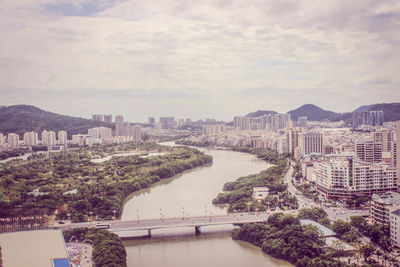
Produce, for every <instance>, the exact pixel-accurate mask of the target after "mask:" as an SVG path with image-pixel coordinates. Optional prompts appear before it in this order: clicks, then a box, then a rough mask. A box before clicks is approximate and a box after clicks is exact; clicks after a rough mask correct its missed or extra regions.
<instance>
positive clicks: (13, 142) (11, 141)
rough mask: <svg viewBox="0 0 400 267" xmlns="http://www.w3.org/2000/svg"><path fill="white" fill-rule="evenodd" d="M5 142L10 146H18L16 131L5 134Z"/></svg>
mask: <svg viewBox="0 0 400 267" xmlns="http://www.w3.org/2000/svg"><path fill="white" fill-rule="evenodd" d="M7 142H8V145H9V146H10V147H18V146H19V135H18V134H16V133H9V134H8V135H7Z"/></svg>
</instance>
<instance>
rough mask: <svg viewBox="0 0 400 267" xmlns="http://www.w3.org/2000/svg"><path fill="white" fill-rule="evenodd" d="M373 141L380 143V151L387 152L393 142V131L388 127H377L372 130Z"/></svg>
mask: <svg viewBox="0 0 400 267" xmlns="http://www.w3.org/2000/svg"><path fill="white" fill-rule="evenodd" d="M372 137H373V140H374V142H379V143H382V152H389V151H390V150H391V146H392V142H393V132H392V131H391V130H389V129H379V130H376V131H374V132H372Z"/></svg>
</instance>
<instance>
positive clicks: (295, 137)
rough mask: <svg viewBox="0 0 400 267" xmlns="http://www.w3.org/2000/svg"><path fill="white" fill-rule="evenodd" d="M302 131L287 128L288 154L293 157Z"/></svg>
mask: <svg viewBox="0 0 400 267" xmlns="http://www.w3.org/2000/svg"><path fill="white" fill-rule="evenodd" d="M301 132H302V129H300V128H289V129H287V130H286V142H287V149H288V153H290V154H292V155H294V151H295V149H296V147H298V146H299V138H300V134H301Z"/></svg>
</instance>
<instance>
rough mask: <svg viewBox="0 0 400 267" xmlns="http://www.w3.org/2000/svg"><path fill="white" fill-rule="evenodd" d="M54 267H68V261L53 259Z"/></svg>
mask: <svg viewBox="0 0 400 267" xmlns="http://www.w3.org/2000/svg"><path fill="white" fill-rule="evenodd" d="M53 263H54V267H70V265H69V261H68V259H53Z"/></svg>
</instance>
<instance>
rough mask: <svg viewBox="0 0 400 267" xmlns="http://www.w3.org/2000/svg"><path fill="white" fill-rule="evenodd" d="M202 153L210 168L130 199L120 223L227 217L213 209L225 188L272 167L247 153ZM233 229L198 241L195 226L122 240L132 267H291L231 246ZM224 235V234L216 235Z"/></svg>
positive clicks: (207, 230) (211, 231)
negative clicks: (238, 179)
mask: <svg viewBox="0 0 400 267" xmlns="http://www.w3.org/2000/svg"><path fill="white" fill-rule="evenodd" d="M200 150H201V151H203V152H205V153H206V154H209V155H211V156H212V157H213V164H212V165H211V166H205V167H200V168H196V169H194V170H191V171H188V172H185V173H184V174H182V175H181V176H179V177H178V178H172V179H169V180H166V181H162V182H161V183H159V184H157V185H156V186H154V187H152V188H150V189H147V190H144V191H142V192H139V193H135V194H132V196H131V198H130V199H129V200H128V201H127V203H126V204H125V206H124V210H123V215H122V220H136V219H137V218H138V216H139V218H140V219H141V220H142V219H156V218H161V217H164V218H168V217H170V218H173V217H176V218H179V217H182V216H183V215H185V216H206V215H207V216H209V215H222V214H226V210H225V207H221V206H214V205H213V204H212V199H213V198H215V197H216V196H217V195H218V193H219V192H221V190H222V187H223V185H224V184H225V183H226V182H228V181H233V180H235V179H237V178H239V177H241V176H246V175H249V174H255V173H259V172H260V171H262V170H264V169H266V168H268V167H269V166H271V165H270V164H267V163H266V162H264V161H262V160H259V159H257V158H256V157H255V156H254V155H251V154H247V153H239V152H233V151H224V150H209V149H200ZM215 227H216V228H215ZM218 227H225V228H224V229H220V228H218ZM232 227H233V226H206V227H201V230H200V231H201V232H202V233H203V234H201V235H199V236H195V235H194V228H193V227H189V228H179V229H160V230H154V231H152V236H154V238H152V239H145V240H129V241H124V244H125V246H126V250H127V254H128V256H127V260H128V266H135V267H136V266H139V267H143V266H163V267H164V266H165V267H169V266H171V267H172V266H174V267H176V266H209V267H212V266H229V267H235V266H238V267H239V266H291V265H290V264H289V263H287V262H285V261H280V260H277V259H275V258H273V257H270V256H268V255H266V254H264V253H262V252H261V251H260V249H259V248H256V247H254V246H252V245H249V244H246V243H243V242H237V241H233V240H232V238H231V237H230V234H228V232H230V231H231V230H232ZM221 230H223V231H226V233H225V234H222V235H221V234H215V233H216V232H221ZM138 235H147V232H142V233H138Z"/></svg>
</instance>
